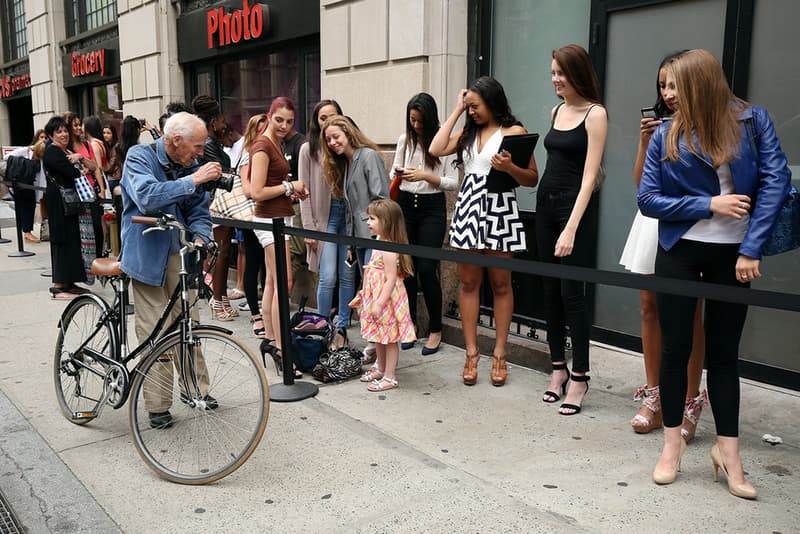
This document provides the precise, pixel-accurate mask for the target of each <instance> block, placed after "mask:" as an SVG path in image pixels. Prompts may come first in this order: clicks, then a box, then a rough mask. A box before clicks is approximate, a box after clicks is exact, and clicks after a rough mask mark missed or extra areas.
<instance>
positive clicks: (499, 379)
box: [490, 354, 508, 387]
mask: <svg viewBox="0 0 800 534" xmlns="http://www.w3.org/2000/svg"><path fill="white" fill-rule="evenodd" d="M490 376H491V379H492V385H493V386H495V387H500V386H503V385H505V383H506V378H508V367H507V366H506V356H505V354H504V355H503V356H497V355H494V354H492V373H491V375H490Z"/></svg>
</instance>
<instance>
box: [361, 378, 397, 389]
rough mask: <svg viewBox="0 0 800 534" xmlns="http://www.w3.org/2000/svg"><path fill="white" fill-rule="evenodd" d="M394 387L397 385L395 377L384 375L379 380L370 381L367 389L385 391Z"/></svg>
mask: <svg viewBox="0 0 800 534" xmlns="http://www.w3.org/2000/svg"><path fill="white" fill-rule="evenodd" d="M396 387H398V386H397V380H396V379H394V378H389V377H388V376H384V377H383V378H381V379H380V380H373V381H372V382H370V384H369V385H368V386H367V389H368V390H370V391H387V390H390V389H394V388H396Z"/></svg>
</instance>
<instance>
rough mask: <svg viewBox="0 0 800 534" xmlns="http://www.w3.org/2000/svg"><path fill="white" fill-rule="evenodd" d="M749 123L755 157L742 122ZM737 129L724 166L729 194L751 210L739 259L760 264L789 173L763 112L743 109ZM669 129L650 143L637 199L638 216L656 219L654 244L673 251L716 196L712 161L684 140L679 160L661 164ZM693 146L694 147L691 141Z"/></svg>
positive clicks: (704, 216) (658, 131) (666, 126)
mask: <svg viewBox="0 0 800 534" xmlns="http://www.w3.org/2000/svg"><path fill="white" fill-rule="evenodd" d="M750 117H752V118H753V125H754V130H755V139H754V140H753V141H754V143H755V145H756V146H757V148H758V152H757V153H755V152H754V151H753V143H751V140H750V134H749V132H748V129H747V125H746V124H745V122H744V121H745V120H747V119H749V118H750ZM739 124H740V126H741V131H742V140H741V144H740V145H739V155H738V157H737V158H736V159H734V160H732V161H731V162H730V163H729V165H730V169H731V176H732V177H733V184H734V190H735V191H736V193H737V194H741V195H748V196H749V197H750V200H751V206H752V208H751V210H750V223H749V224H748V226H747V233H746V234H745V237H744V240H743V241H742V244H741V245H740V247H739V254H741V255H744V256H748V257H750V258H755V259H761V248H762V247H763V246H764V243H765V242H766V240H767V238H769V236H770V233H771V232H772V227H773V225H774V223H775V219H776V217H777V215H778V211H779V210H780V208H781V206H782V205H783V202H784V199H785V198H786V195H787V194H788V192H789V185H790V181H791V172H790V171H789V168H788V163H787V161H786V155H785V154H784V153H783V150H781V145H780V141H779V140H778V137H777V135H776V134H775V126H774V125H773V124H772V119H770V118H769V115H768V114H767V111H766V110H765V109H764V108H760V107H757V106H752V107H748V108H746V109H744V110H743V111H742V113H741V115H740V116H739ZM669 126H670V123H664V124H662V125H661V126H659V127H658V128H657V129H656V131H655V132H654V133H653V137H652V138H651V139H650V145H649V146H648V148H647V158H646V160H645V164H644V171H643V173H642V180H641V184H640V186H639V194H638V197H637V199H638V201H639V209H640V210H641V212H642V214H643V215H646V216H648V217H653V218H655V219H659V224H658V243H659V244H660V245H661V246H662V247H663V248H664V249H665V250H669V249H670V248H672V246H673V245H675V244H676V243H677V242H678V241H679V240H680V239H681V237H683V235H684V234H685V233H686V232H687V231H688V230H689V228H691V227H692V225H694V224H695V223H696V222H697V221H698V220H700V219H709V218H711V216H712V215H713V214H712V213H711V209H710V207H711V197H713V196H716V195H719V194H720V187H719V178H718V177H717V173H716V171H715V169H714V167H713V166H712V164H711V158H709V157H708V156H706V155H704V154H697V155H695V154H692V153H691V152H690V151H689V147H688V146H687V144H686V143H685V140H684V139H681V141H680V146H679V158H678V160H677V161H674V162H673V161H667V160H665V159H664V157H665V155H666V137H667V132H668V131H669ZM695 146H698V144H697V142H696V141H695Z"/></svg>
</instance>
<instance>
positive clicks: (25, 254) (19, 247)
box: [8, 181, 36, 258]
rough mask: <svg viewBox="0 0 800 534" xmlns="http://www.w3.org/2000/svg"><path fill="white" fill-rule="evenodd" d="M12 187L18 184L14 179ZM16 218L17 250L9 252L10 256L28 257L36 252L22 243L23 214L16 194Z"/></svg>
mask: <svg viewBox="0 0 800 534" xmlns="http://www.w3.org/2000/svg"><path fill="white" fill-rule="evenodd" d="M11 183H12V187H13V186H15V185H16V182H15V181H12V182H11ZM12 195H13V196H14V220H15V221H16V224H17V251H16V252H9V253H8V257H9V258H26V257H28V256H35V255H36V253H35V252H28V251H26V250H25V248H24V246H23V245H22V214H21V213H20V209H19V202H18V201H17V196H16V195H14V194H13V193H12Z"/></svg>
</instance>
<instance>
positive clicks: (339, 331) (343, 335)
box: [334, 326, 350, 349]
mask: <svg viewBox="0 0 800 534" xmlns="http://www.w3.org/2000/svg"><path fill="white" fill-rule="evenodd" d="M336 336H338V337H341V338H342V344H341V345H339V344H338V343H336V348H337V349H338V348H341V347H346V346H348V345H349V344H350V342H349V341H348V339H347V329H346V328H343V327H341V326H340V327H339V328H337V329H336ZM336 336H334V337H336ZM334 343H335V340H334Z"/></svg>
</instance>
